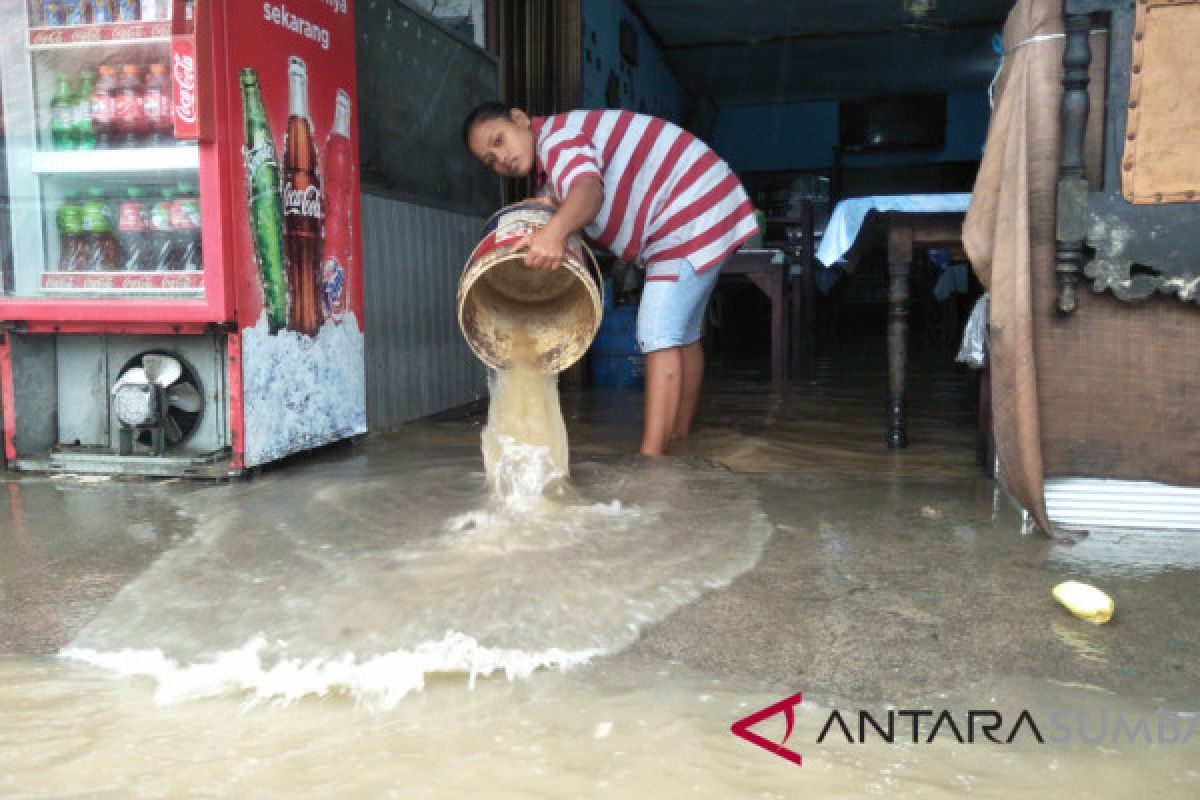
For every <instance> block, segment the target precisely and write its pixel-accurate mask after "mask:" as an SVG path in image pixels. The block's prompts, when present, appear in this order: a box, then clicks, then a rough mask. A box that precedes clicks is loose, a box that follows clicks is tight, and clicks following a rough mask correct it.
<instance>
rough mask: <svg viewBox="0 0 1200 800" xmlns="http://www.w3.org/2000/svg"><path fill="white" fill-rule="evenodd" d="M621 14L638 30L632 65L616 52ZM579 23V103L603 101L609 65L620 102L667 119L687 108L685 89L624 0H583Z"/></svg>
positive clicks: (593, 104)
mask: <svg viewBox="0 0 1200 800" xmlns="http://www.w3.org/2000/svg"><path fill="white" fill-rule="evenodd" d="M622 19H628V20H629V21H630V22H632V23H633V26H634V28H635V29H636V30H637V33H638V63H637V65H636V66H630V65H628V64H626V63H625V62H624V60H623V59H622V58H621V51H620V25H621V20H622ZM583 26H584V32H583V51H584V52H583V65H582V66H583V103H582V105H583V107H584V108H604V107H606V103H605V102H604V88H605V85H606V84H607V82H608V75H609V72H610V71H612V72H615V73H616V74H617V77H618V78H619V79H620V81H621V102H620V104H619V105H620V107H621V108H628V109H632V110H634V111H637V110H639V108H641V109H642V110H644V111H645V112H646V113H648V114H654V115H656V116H659V117H665V118H666V119H669V120H671V121H672V122H676V123H679V122H681V121H682V119H683V115H684V114H685V113H686V112H687V100H688V98H687V92H685V91H684V89H683V86H682V85H681V84H680V83H679V81H678V80H677V79H676V78H675V76H674V75H673V74H672V73H671V70H670V68H669V67H667V63H666V61H664V60H663V57H662V53H660V52H659V51H658V48H657V47H656V46H655V44H654V40H653V39H651V38H650V36H649V34H648V33H647V31H646V29H645V28H644V27H643V26H642V24H641V22H640V21H639V20H638V19H637V18H636V17H634V16H633V14H631V13H630V11H629V9H628V8H627V7H626V5H625V2H624V0H584V2H583Z"/></svg>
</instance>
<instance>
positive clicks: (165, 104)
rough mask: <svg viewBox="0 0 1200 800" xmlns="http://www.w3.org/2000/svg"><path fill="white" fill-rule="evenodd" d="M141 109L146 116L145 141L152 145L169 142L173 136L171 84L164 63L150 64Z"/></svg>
mask: <svg viewBox="0 0 1200 800" xmlns="http://www.w3.org/2000/svg"><path fill="white" fill-rule="evenodd" d="M142 111H143V114H144V115H145V118H146V130H147V131H148V134H149V135H148V137H147V142H148V143H149V144H151V145H154V146H159V145H164V144H168V143H170V141H171V140H172V139H173V138H174V137H173V136H172V132H173V130H174V126H173V125H172V122H171V85H170V83H168V82H167V67H166V65H165V64H151V65H150V71H149V73H147V75H146V89H145V91H144V92H143V93H142Z"/></svg>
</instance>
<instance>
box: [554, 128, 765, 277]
mask: <svg viewBox="0 0 1200 800" xmlns="http://www.w3.org/2000/svg"><path fill="white" fill-rule="evenodd" d="M533 134H534V140H535V142H536V153H537V170H538V173H537V174H538V183H539V187H538V188H539V191H540V190H541V189H542V185H541V184H543V183H544V186H545V187H546V188H548V189H549V190H550V192H551V194H553V195H554V198H555V200H557V201H558V202H560V203H561V202H562V201H563V200H564V199H565V198H566V196H567V193H568V192H569V191H570V190H571V186H572V185H573V184H574V183H575V181H577V180H579V179H580V178H581V177H583V176H585V175H590V176H593V177H596V178H599V179H600V180H601V181H603V183H604V205H603V206H602V207H601V208H600V213H599V214H597V215H596V218H595V219H594V220H593V221H592V223H591V224H590V225H588V226H587V227H586V228H585V229H584V232H585V233H587V235H588V236H590V237H591V238H592V239H594V240H596V241H597V242H599V243H600V244H602V245H604V246H605V247H607V248H608V249H609V250H611V251H612V252H613V253H614V254H615V255H616V256H617V257H618V258H620V259H622V260H623V261H640V262H641V263H643V264H644V265H645V266H646V279H647V280H667V281H673V280H676V279H677V278H678V277H679V271H678V263H679V262H678V259H681V258H686V259H687V260H688V261H689V262H690V263H691V265H692V267H693V268H694V269H695V270H696V271H697V272H703V271H704V270H706V269H708V268H710V267H713V266H716V265H717V264H720V263H721V262H722V261H723V260H724V259H725V257H726V256H727V255H729V254H730V253H731V252H733V251H734V250H735V249H737V247H738V245H740V244H741V243H742V242H744V241H746V240H747V239H749V238H750V237H751V236H753V235H754V233H755V231H757V230H758V222H757V220H756V219H755V217H754V207H753V206H752V205H751V203H750V199H749V198H748V197H747V196H746V191H745V189H743V188H742V184H741V183H740V182H739V181H738V179H737V175H735V174H734V173H733V170H731V169H730V168H729V165H728V164H726V163H725V162H724V161H722V160H721V159H720V157H719V156H717V154H716V153H714V152H713V151H712V150H711V149H710V148H709V147H708V145H706V144H704V142H702V141H700V140H699V139H697V138H696V137H695V136H693V135H692V134H690V133H688V132H687V131H685V130H683V129H682V128H680V127H679V126H677V125H674V124H672V123H670V122H667V121H666V120H664V119H659V118H658V117H652V116H649V115H647V114H636V113H634V112H632V111H621V110H594V111H571V112H568V113H566V114H556V115H555V116H552V117H534V118H533Z"/></svg>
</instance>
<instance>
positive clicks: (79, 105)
mask: <svg viewBox="0 0 1200 800" xmlns="http://www.w3.org/2000/svg"><path fill="white" fill-rule="evenodd" d="M95 84H96V73H94V72H92V71H91V70H90V69H85V70H83V71H82V72H80V73H79V94H78V95H77V96H76V98H75V140H76V141H77V142H78V143H79V149H80V150H94V149H95V148H96V128H95V126H94V125H93V124H92V93H93V92H94V91H95Z"/></svg>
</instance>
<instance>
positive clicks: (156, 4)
mask: <svg viewBox="0 0 1200 800" xmlns="http://www.w3.org/2000/svg"><path fill="white" fill-rule="evenodd" d="M170 18H171V7H170V4H169V3H168V2H167V0H142V21H143V22H162V21H163V20H169V19H170Z"/></svg>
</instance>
